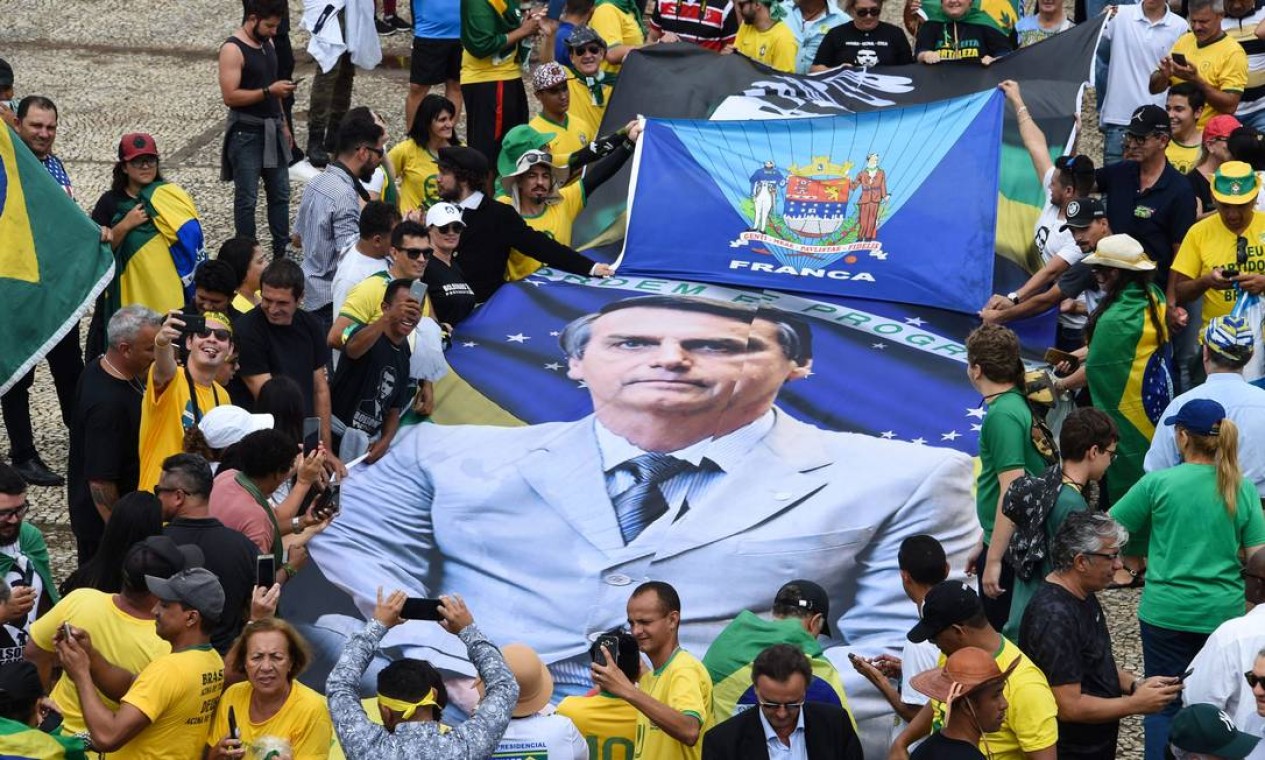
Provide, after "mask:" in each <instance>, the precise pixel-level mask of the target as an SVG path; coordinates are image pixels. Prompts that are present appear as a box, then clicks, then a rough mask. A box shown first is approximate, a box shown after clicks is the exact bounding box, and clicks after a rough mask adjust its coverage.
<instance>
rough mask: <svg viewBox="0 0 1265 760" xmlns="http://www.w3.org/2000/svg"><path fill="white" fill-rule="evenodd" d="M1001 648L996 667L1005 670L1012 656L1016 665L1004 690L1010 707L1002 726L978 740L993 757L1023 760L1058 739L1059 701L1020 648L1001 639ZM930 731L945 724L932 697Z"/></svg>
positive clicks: (941, 663) (941, 705) (940, 704)
mask: <svg viewBox="0 0 1265 760" xmlns="http://www.w3.org/2000/svg"><path fill="white" fill-rule="evenodd" d="M1001 642H1002V643H1001V649H999V650H997V653H996V654H994V655H993V659H995V660H996V661H997V667H999V668H1001V670H1002V672H1005V670H1006V668H1008V667H1010V663H1012V662H1014V660H1015V658H1016V657H1018V658H1019V665H1018V666H1017V667H1016V668H1015V672H1013V673H1011V674H1010V678H1008V679H1006V688H1005V690H1004V691H1003V693H1004V694H1005V696H1006V702H1007V703H1009V705H1010V706H1009V707H1008V708H1006V718H1005V720H1003V721H1002V723H1001V728H1000V729H998V730H997V731H994V732H993V733H991V734H985V735H984V739H983V741H981V742H980V751H981V752H983V751H985V743H987V751H988V752H990V753H992V755H991V757H992V758H993V760H1024V759H1025V757H1026V755H1025V753H1027V752H1036V751H1037V750H1040V749H1045V748H1046V747H1053V746H1054V745H1055V744H1056V743H1058V740H1059V722H1058V712H1059V707H1058V703H1056V702H1055V701H1054V692H1053V691H1051V690H1050V683H1049V682H1048V681H1046V680H1045V673H1042V672H1041V669H1040V668H1038V667H1037V666H1036V664H1034V663H1033V662H1032V660H1029V659H1028V656H1027V655H1025V654H1024V653H1023V652H1020V651H1019V647H1017V646H1015V645H1014V644H1013V643H1011V642H1010V640H1009V639H1006V638H1004V637H1003V638H1002V640H1001ZM945 659H946V658H945V656H944V654H943V653H941V654H940V659H939V661H938V662H937V663H936V666H937V667H941V668H942V667H944V662H945ZM931 705H932V710H933V713H932V718H931V724H932V730H934V731H939V730H940V729H941V728H942V727H943V726H944V703H943V702H937V701H935V700H934V699H933V700H931Z"/></svg>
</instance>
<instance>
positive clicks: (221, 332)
mask: <svg viewBox="0 0 1265 760" xmlns="http://www.w3.org/2000/svg"><path fill="white" fill-rule="evenodd" d="M195 334H196V335H197V336H198V337H199V338H209V337H211V336H212V335H214V336H215V339H216V340H218V341H223V342H224V343H228V342H229V341H231V340H232V339H233V333H232V332H231V331H229V330H226V329H224V328H222V327H207V328H205V329H202V330H199V331H198V332H197V333H195Z"/></svg>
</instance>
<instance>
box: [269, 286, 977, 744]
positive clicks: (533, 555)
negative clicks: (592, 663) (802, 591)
mask: <svg viewBox="0 0 1265 760" xmlns="http://www.w3.org/2000/svg"><path fill="white" fill-rule="evenodd" d="M559 342H560V343H561V347H562V350H563V352H564V353H565V355H566V357H567V369H568V373H569V375H570V377H571V378H572V379H573V380H575V381H577V382H580V383H583V384H584V386H585V387H587V389H588V391H589V393H590V395H591V397H592V400H593V413H592V414H590V415H588V416H585V417H583V418H581V419H578V420H574V421H569V422H551V423H545V424H538V425H529V426H523V427H490V426H476V425H455V426H442V425H418V426H415V428H414V429H413V430H412V431H411V432H410V433H408V434H407V435H406V436H404V437H403V438H402V439H400V440H397V443H396V444H395V445H394V446H393V447H392V449H391V450H390V452H388V453H387V455H386V456H384V457H383V458H382V459H381V460H380V461H378V462H377V463H375V464H374V465H372V466H370V467H367V468H363V469H361V470H358V471H355V472H353V474H352V475H351V476H350V477H349V478H347V480H346V481H345V483H344V485H343V488H342V513H341V514H340V515H339V517H338V518H337V519H336V520H335V521H334V522H333V523H332V524H331V526H330V527H329V529H328V530H326V531H325V532H324V533H322V534H321V535H319V536H317V537H316V538H315V539H314V540H313V541H312V542H311V550H312V556H313V558H314V560H315V564H316V565H317V568H318V570H317V571H315V572H312V573H310V574H309V573H305V574H304V575H303V576H300V577H299V578H296V579H295V582H294V583H293V584H291V585H292V586H295V588H294V589H293V590H292V589H291V585H288V586H287V592H286V593H287V594H291V593H296V594H298V593H302V594H303V596H304V602H303V604H304V605H307V604H308V603H309V602H310V601H311V598H312V596H314V595H315V593H314V592H313V591H312V589H313V588H316V587H318V586H319V581H317V580H314V577H315V578H318V579H319V578H322V577H323V578H324V579H328V581H329V582H332V583H333V584H334V585H336V586H337V587H339V588H340V589H342V590H343V591H345V592H347V594H348V595H350V596H351V598H352V599H353V600H354V601H355V603H356V606H357V608H358V610H359V613H360V614H361V615H367V614H371V612H372V608H373V603H374V600H375V593H376V589H377V587H378V586H379V585H383V586H385V587H387V588H403V589H405V590H406V591H407V592H408V594H409V595H410V596H419V597H434V596H438V595H439V594H441V593H450V592H458V593H460V594H462V595H463V596H464V597H465V599H466V600H467V602H468V603H469V605H470V607H471V609H473V610H476V611H477V614H478V615H479V626H480V628H481V629H482V630H483V631H484V632H485V633H486V634H487V635H488V636H489V637H490V638H491V639H492V640H493V641H497V642H503V643H508V642H510V641H523V642H526V643H528V644H530V645H531V646H532V647H533V648H534V649H535V650H536V651H537V652H539V653H540V656H541V658H542V659H543V660H544V661H545V662H546V663H547V664H548V665H549V666H550V669H551V671H552V672H553V675H554V680H555V684H556V685H557V687H558V689H559V690H561V691H563V692H564V693H581V692H583V691H584V690H585V689H586V688H588V687H589V685H590V681H589V661H588V650H589V645H590V641H591V638H592V637H594V636H596V635H598V634H600V633H601V632H603V631H606V630H608V629H610V628H611V627H613V626H617V625H620V624H622V623H623V622H624V617H625V603H626V602H627V599H628V595H629V594H630V593H631V591H632V589H633V588H634V587H636V585H637V584H639V583H641V582H643V581H646V580H649V579H654V580H663V581H666V582H669V583H671V584H672V585H673V586H675V587H676V588H677V589H679V590H680V594H681V599H682V616H681V629H680V633H681V640H682V646H684V647H685V648H686V649H688V650H690V651H691V652H693V653H694V654H695V655H696V656H698V657H702V655H703V653H704V652H705V651H706V649H707V647H708V645H709V644H710V642H711V641H712V639H713V638H714V637H715V636H716V635H717V634H718V633H719V632H720V631H721V630H722V629H723V628H724V627H725V625H726V624H727V623H728V622H729V621H730V620H732V619H733V618H734V616H736V615H737V614H738V613H739V612H741V611H742V610H746V609H750V610H752V611H754V612H756V613H768V612H769V606H770V603H771V600H770V598H769V595H768V589H769V587H770V586H777V585H779V584H781V583H784V582H785V581H787V580H789V579H792V578H806V579H811V580H813V581H815V582H816V583H818V584H820V585H821V586H822V588H824V589H825V590H826V592H827V594H828V595H829V597H830V609H831V610H832V611H834V614H832V619H831V620H830V630H831V631H832V633H833V636H834V638H833V639H832V643H833V644H834V645H836V646H834V647H833V648H832V649H828V650H827V655H828V656H829V657H831V659H832V660H834V659H835V658H837V659H838V661H837V662H836V667H838V669H839V671H840V673H842V674H845V686H846V688H847V690H848V694H849V699H850V703H851V706H852V708H853V711H854V714H855V717H856V718H857V720H858V722H859V724H860V728H861V730H862V733H863V735H864V734H865V732H866V729H865V725H864V721H865V720H866V719H867V718H870V717H877V716H880V715H885V714H886V713H887V706H886V702H885V701H884V700H883V699H882V697H881V696H880V695H879V694H878V693H877V691H875V690H873V688H872V687H871V686H869V684H868V683H865V682H864V680H863V679H861V678H860V677H859V676H855V672H854V671H853V669H852V668H851V667H845V664H846V655H847V653H848V652H852V651H855V652H857V653H858V654H862V655H865V656H871V657H872V656H875V655H877V654H880V653H883V652H889V653H895V652H896V651H897V650H898V648H899V647H900V645H901V643H902V642H903V640H904V634H905V631H907V630H908V629H909V627H910V626H911V625H912V624H913V623H914V622H915V617H916V611H915V609H914V607H913V606H912V605H910V604H909V602H908V600H907V599H906V598H905V595H904V593H903V592H902V590H901V584H900V576H899V571H898V568H897V550H898V548H899V546H900V543H901V541H902V540H904V539H905V538H906V537H908V536H911V535H915V534H920V533H925V534H929V535H933V536H935V537H937V538H938V539H939V540H940V541H941V542H942V543H943V544H944V546H945V549H946V551H947V553H948V555H949V557H950V561H951V562H953V563H954V565H955V566H957V567H962V566H964V565H965V560H966V554H967V553H968V552H969V550H970V549H971V548H972V547H973V545H974V542H975V539H976V537H977V535H978V530H979V528H978V524H977V522H976V519H975V516H974V506H973V501H972V498H971V495H970V487H971V477H972V475H971V473H972V468H971V461H970V459H969V457H967V456H966V455H964V454H962V453H959V452H955V451H952V450H948V449H941V448H932V447H927V446H921V445H915V444H910V443H903V442H899V441H891V440H883V439H880V438H875V437H872V436H868V435H861V434H855V433H846V432H832V431H827V430H822V429H820V428H817V427H814V426H812V425H809V424H806V423H804V422H801V421H799V420H797V419H795V418H794V417H792V416H791V415H790V414H788V413H787V412H785V411H783V410H781V409H779V408H777V406H775V404H774V402H775V400H776V399H777V397H778V393H779V391H780V390H781V388H782V387H783V386H784V385H785V384H786V383H788V382H811V377H810V376H811V374H812V373H813V372H822V371H831V372H846V371H847V368H844V367H832V368H823V367H818V366H815V365H814V364H813V355H812V332H811V329H810V327H809V325H808V323H807V321H805V320H804V319H802V318H801V317H799V316H796V315H793V314H790V313H786V312H782V311H779V310H772V309H767V308H766V309H760V310H756V309H752V308H746V307H743V306H740V305H734V304H730V303H724V302H720V301H713V300H708V299H703V298H697V297H688V296H667V295H654V296H638V297H633V298H626V299H623V300H619V301H614V302H612V303H608V304H606V305H605V306H604V307H603V308H602V309H600V310H599V311H598V312H596V313H593V314H588V315H585V316H582V317H580V318H578V319H576V320H574V321H572V322H571V323H570V324H569V325H568V326H567V327H566V328H565V329H564V330H562V331H561V334H560V337H559ZM838 403H840V404H846V403H848V400H847V399H846V398H840V399H839V401H838ZM916 403H917V400H916V399H910V404H911V405H912V404H916ZM305 576H306V577H305ZM313 584H318V585H317V586H314V585H313ZM325 588H326V589H328V586H325ZM300 589H306V591H301V590H300ZM326 595H327V596H328V594H326ZM287 615H289V612H288V611H287ZM305 633H306V631H305ZM384 646H386V647H398V652H399V653H401V654H408V656H413V657H421V658H425V659H428V660H430V661H431V662H432V663H433V664H434V665H435V666H436V667H439V668H443V669H447V670H450V671H454V672H457V673H467V674H468V673H471V672H472V670H471V668H470V666H469V664H468V663H467V662H465V660H464V657H463V648H462V647H461V645H460V642H458V641H457V640H456V639H454V638H452V637H451V636H448V635H447V634H445V633H444V632H443V631H442V630H441V629H440V628H439V627H437V626H435V625H433V624H428V623H424V622H415V623H409V624H406V625H403V626H399V627H397V628H396V629H393V630H392V632H391V634H390V635H388V637H387V639H386V640H385V641H384ZM854 676H855V677H854ZM878 722H883V721H882V720H881V719H880V720H879V721H878ZM889 730H890V725H884V726H881V727H879V728H878V729H877V732H878V733H879V734H881V735H882V741H886V739H887V738H888V737H887V733H888V731H889Z"/></svg>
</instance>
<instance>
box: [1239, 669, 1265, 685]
mask: <svg viewBox="0 0 1265 760" xmlns="http://www.w3.org/2000/svg"><path fill="white" fill-rule="evenodd" d="M1243 677H1244V678H1246V679H1247V685H1248V686H1249V687H1251V688H1253V689H1255V688H1256V687H1257V686H1260V687H1261V688H1263V689H1265V676H1258V675H1256V674H1255V673H1253V672H1252V671H1250V670H1249V671H1248V672H1246V673H1244V674H1243Z"/></svg>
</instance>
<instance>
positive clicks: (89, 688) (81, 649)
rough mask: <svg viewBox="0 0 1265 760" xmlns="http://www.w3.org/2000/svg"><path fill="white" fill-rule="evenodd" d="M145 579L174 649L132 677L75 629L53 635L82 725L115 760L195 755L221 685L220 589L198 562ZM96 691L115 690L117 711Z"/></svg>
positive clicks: (180, 759) (194, 759)
mask: <svg viewBox="0 0 1265 760" xmlns="http://www.w3.org/2000/svg"><path fill="white" fill-rule="evenodd" d="M145 582H146V585H148V587H149V590H150V593H152V594H153V595H154V596H155V597H157V599H158V603H157V604H156V605H155V606H154V617H155V620H154V627H155V629H156V630H157V632H158V635H159V636H160V637H161V638H163V639H165V640H166V641H167V642H168V643H170V644H171V654H167V655H163V656H162V657H159V658H158V659H156V660H154V661H153V662H151V663H150V664H149V665H146V666H145V669H144V670H142V671H141V672H140V674H139V675H133V674H132V673H129V672H128V671H126V670H124V669H122V668H120V667H118V666H116V665H114V664H112V663H110V662H107V661H106V660H105V659H103V658H102V657H101V656H100V654H97V653H95V652H94V650H93V648H92V641H91V639H90V638H89V637H88V636H87V635H86V634H85V633H84V632H83V631H81V630H79V629H77V628H71V635H70V636H65V635H62V636H60V637H59V638H58V639H57V654H58V656H60V657H61V662H62V667H63V668H64V669H65V670H66V672H67V673H69V674H70V678H71V680H72V681H74V683H75V688H77V689H78V690H79V698H80V702H81V704H82V707H83V717H84V723H85V724H86V725H87V726H88V735H89V736H90V737H91V739H92V744H93V746H95V747H96V748H97V749H98V750H101V751H104V752H111V753H114V754H113V755H112V757H113V758H116V759H123V758H126V759H128V760H130V758H137V759H138V760H140V759H141V758H144V760H199V758H201V757H202V749H203V745H204V743H205V740H206V733H207V729H208V728H209V723H210V721H211V718H212V716H213V715H214V714H215V706H216V704H217V703H219V701H220V692H221V691H222V690H223V688H224V660H222V659H221V658H220V655H219V653H217V652H216V651H215V650H214V649H213V648H212V647H211V639H210V630H211V627H212V626H213V625H214V624H215V621H216V620H218V619H219V617H220V615H221V614H222V613H223V612H224V589H223V588H222V587H221V586H220V581H219V579H218V578H216V577H215V575H214V574H213V573H211V571H209V570H206V569H204V568H201V567H196V568H192V569H186V570H181V571H180V572H178V573H176V574H175V575H173V576H171V577H170V578H168V579H166V580H164V579H161V578H155V577H153V576H150V577H147V578H146V579H145ZM93 670H96V671H97V676H96V678H94V677H93V673H92V671H93ZM97 689H100V690H101V693H104V694H107V695H111V696H114V695H118V699H119V709H118V710H111V709H110V708H109V707H107V706H106V705H105V703H104V702H102V701H101V697H100V696H98V692H97Z"/></svg>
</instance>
